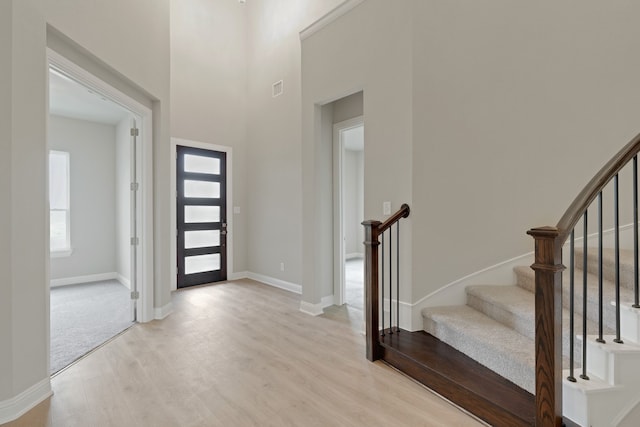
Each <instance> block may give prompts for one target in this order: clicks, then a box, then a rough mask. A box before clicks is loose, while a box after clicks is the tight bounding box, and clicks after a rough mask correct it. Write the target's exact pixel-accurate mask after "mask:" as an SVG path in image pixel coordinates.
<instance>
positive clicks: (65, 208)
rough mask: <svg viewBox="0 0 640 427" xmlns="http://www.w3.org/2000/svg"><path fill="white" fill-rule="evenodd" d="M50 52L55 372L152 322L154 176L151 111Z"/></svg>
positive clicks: (52, 363) (52, 354)
mask: <svg viewBox="0 0 640 427" xmlns="http://www.w3.org/2000/svg"><path fill="white" fill-rule="evenodd" d="M48 53H49V79H48V83H49V84H48V90H49V106H48V107H49V116H48V130H47V143H48V146H49V150H50V154H49V193H48V197H49V207H50V221H49V223H50V224H49V236H48V238H49V241H50V261H49V282H50V289H49V295H50V326H51V327H50V336H49V338H50V372H51V373H52V374H53V373H56V372H58V371H60V370H61V369H63V368H64V367H66V366H68V365H69V364H71V363H73V362H74V361H75V360H77V359H79V358H81V357H82V356H84V355H85V354H87V353H88V352H90V351H91V350H93V349H94V348H95V347H97V346H100V345H101V344H102V343H104V342H105V341H107V340H109V339H110V338H112V337H114V336H116V335H117V334H119V333H120V332H122V331H123V330H125V329H127V328H128V327H129V326H131V325H132V324H133V322H135V321H137V320H142V321H148V320H150V318H149V316H150V314H151V312H150V311H151V310H149V308H148V307H149V303H148V301H149V298H150V299H151V301H152V298H153V294H152V292H149V288H148V287H149V284H148V279H147V278H148V277H149V272H148V269H147V268H148V267H147V266H146V265H145V262H144V261H145V258H144V256H143V254H144V252H145V251H147V250H148V249H149V247H148V238H149V236H148V235H147V233H146V232H145V227H146V226H147V217H146V215H145V214H144V211H145V208H146V206H148V202H147V201H146V197H145V196H147V194H146V188H148V185H150V183H149V182H148V179H147V178H146V176H145V175H144V173H143V171H142V167H141V166H142V165H143V164H144V163H145V162H146V161H147V159H148V154H147V153H148V150H145V143H143V141H145V137H150V135H145V132H146V130H147V125H148V124H149V120H150V115H151V111H150V110H149V109H146V108H144V107H143V106H140V105H138V104H137V103H136V102H135V101H132V100H130V99H129V98H128V97H126V95H123V94H121V93H119V92H118V91H117V90H115V89H113V88H111V87H110V86H108V85H107V84H106V83H104V82H102V81H100V80H98V79H97V78H96V77H94V76H93V75H90V74H89V73H88V72H86V71H85V70H83V69H81V68H80V67H78V66H77V65H75V64H73V63H71V62H70V61H68V60H67V59H66V58H64V57H62V56H60V55H59V54H57V53H55V52H53V51H49V52H48ZM128 102H130V103H128ZM148 140H149V141H150V138H149V139H148Z"/></svg>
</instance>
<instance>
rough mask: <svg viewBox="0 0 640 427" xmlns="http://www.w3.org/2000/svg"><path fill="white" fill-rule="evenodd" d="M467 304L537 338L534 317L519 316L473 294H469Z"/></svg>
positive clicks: (524, 333) (526, 335)
mask: <svg viewBox="0 0 640 427" xmlns="http://www.w3.org/2000/svg"><path fill="white" fill-rule="evenodd" d="M467 305H468V306H469V307H472V308H474V309H476V310H478V311H479V312H481V313H484V314H485V315H487V316H489V317H491V318H492V319H493V320H495V321H498V322H500V323H502V324H503V325H505V326H507V327H509V328H511V329H514V330H516V331H517V332H519V333H521V334H522V335H524V336H525V337H529V338H531V339H534V338H535V322H534V319H533V318H529V317H519V316H518V315H517V314H515V313H512V312H509V311H507V310H504V309H503V308H501V307H498V306H496V305H494V304H492V303H491V302H489V301H485V300H483V299H481V298H479V297H478V296H476V295H471V294H467Z"/></svg>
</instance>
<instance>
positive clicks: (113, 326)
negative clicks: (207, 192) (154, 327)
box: [51, 280, 132, 374]
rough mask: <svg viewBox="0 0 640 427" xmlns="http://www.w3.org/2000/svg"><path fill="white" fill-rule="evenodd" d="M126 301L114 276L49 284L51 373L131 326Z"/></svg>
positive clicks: (127, 295) (126, 293) (126, 291)
mask: <svg viewBox="0 0 640 427" xmlns="http://www.w3.org/2000/svg"><path fill="white" fill-rule="evenodd" d="M130 304H131V302H130V291H129V289H127V288H126V287H124V286H122V285H121V284H120V283H119V282H118V281H116V280H110V281H104V282H95V283H88V284H82V285H72V286H62V287H57V288H51V373H52V374H54V373H56V372H58V371H59V370H60V369H62V368H64V367H66V366H68V365H69V364H71V363H72V362H74V361H75V360H77V359H79V358H80V357H82V356H84V355H85V354H87V353H88V352H90V351H91V350H93V349H94V348H95V347H97V346H99V345H100V344H102V343H104V342H105V341H107V340H109V339H110V338H112V337H114V336H116V335H117V334H119V333H120V332H122V331H123V330H125V329H127V328H128V327H129V326H131V325H132V322H131V319H130V316H131V314H130V310H131V305H130Z"/></svg>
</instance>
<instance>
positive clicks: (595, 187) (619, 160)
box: [556, 134, 640, 244]
mask: <svg viewBox="0 0 640 427" xmlns="http://www.w3.org/2000/svg"><path fill="white" fill-rule="evenodd" d="M639 152H640V134H638V135H637V136H636V137H635V138H633V139H632V140H631V141H630V142H629V143H628V144H627V145H625V146H624V147H623V148H622V150H620V151H619V152H618V153H617V154H616V155H615V156H613V157H612V158H611V160H609V161H608V162H607V163H606V164H605V165H604V166H603V167H602V169H600V170H599V171H598V173H597V174H596V175H595V176H594V177H593V178H592V179H591V181H589V183H588V184H587V185H586V186H585V187H584V189H583V190H582V191H581V192H580V194H578V197H576V198H575V199H574V201H573V203H571V205H569V208H568V209H567V210H566V212H565V213H564V215H562V218H560V221H559V222H558V225H557V226H556V228H557V229H558V233H559V235H558V238H559V239H560V240H561V241H562V244H564V242H565V241H566V240H567V238H568V237H569V234H570V233H571V230H573V227H575V225H576V224H577V223H578V221H579V220H580V218H582V215H583V214H584V212H585V211H586V210H587V208H588V207H589V206H590V205H591V202H593V201H594V200H595V198H596V197H598V194H599V193H600V192H601V191H602V189H603V188H604V187H605V186H606V185H607V184H608V183H609V181H611V179H613V177H614V176H615V174H617V173H618V172H620V170H621V169H622V168H623V167H624V166H625V165H626V164H627V163H629V162H630V161H631V159H633V157H634V156H635V155H636V154H638V153H639Z"/></svg>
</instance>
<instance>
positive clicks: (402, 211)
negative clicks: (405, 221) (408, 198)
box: [378, 203, 411, 234]
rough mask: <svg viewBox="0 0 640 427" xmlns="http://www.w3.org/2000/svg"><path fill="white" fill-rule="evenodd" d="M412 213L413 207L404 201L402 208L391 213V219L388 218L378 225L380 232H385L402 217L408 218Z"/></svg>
mask: <svg viewBox="0 0 640 427" xmlns="http://www.w3.org/2000/svg"><path fill="white" fill-rule="evenodd" d="M410 213H411V209H409V205H408V204H406V203H403V204H402V206H400V209H399V210H398V212H396V213H394V214H393V215H391V216H390V217H389V219H387V220H386V221H385V222H383V223H381V224H380V225H379V226H378V233H379V234H382V233H384V232H385V231H387V229H388V228H390V227H391V226H392V225H393V224H395V223H396V222H398V221H399V220H400V218H406V217H408V216H409V214H410Z"/></svg>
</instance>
